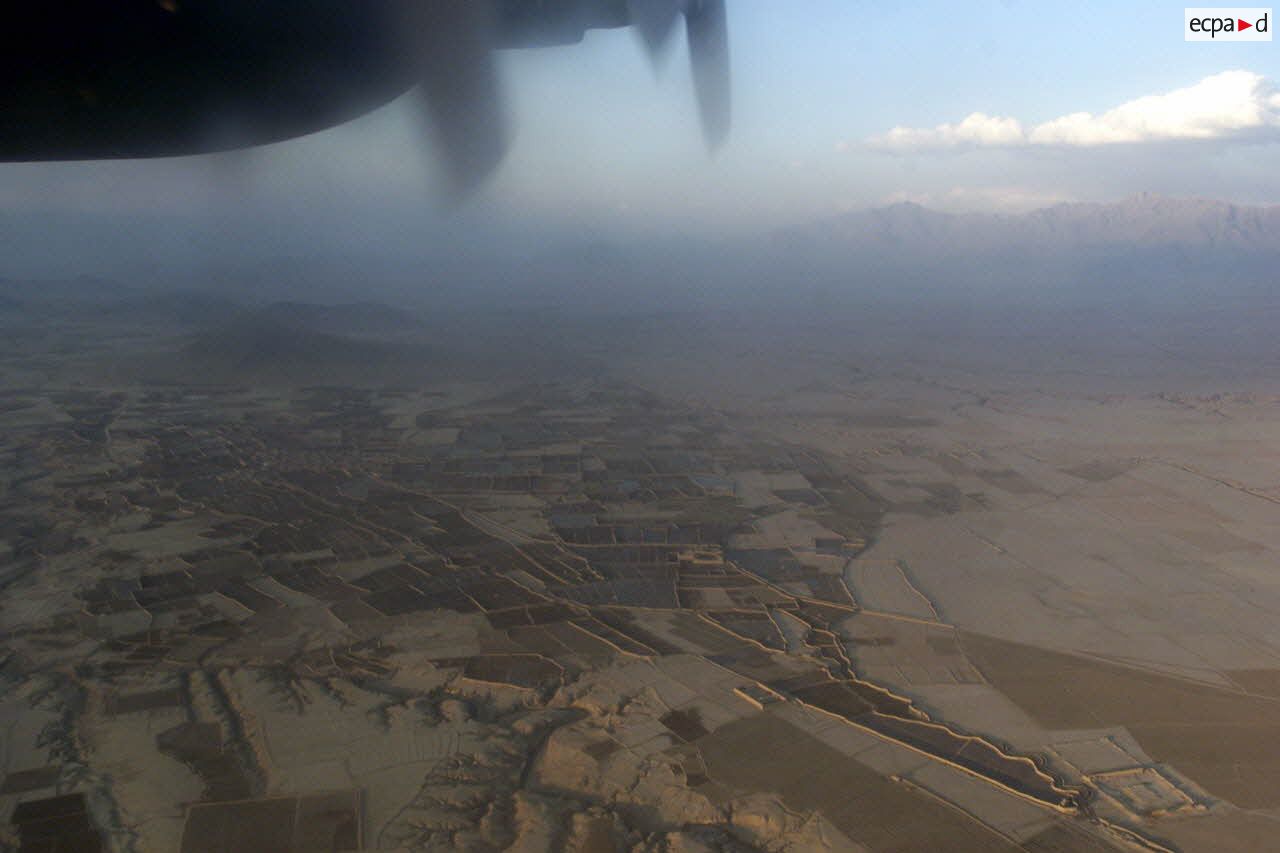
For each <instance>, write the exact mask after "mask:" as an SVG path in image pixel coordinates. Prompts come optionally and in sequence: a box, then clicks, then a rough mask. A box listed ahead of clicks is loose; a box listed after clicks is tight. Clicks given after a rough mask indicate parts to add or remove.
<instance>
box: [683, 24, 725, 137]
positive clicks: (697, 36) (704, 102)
mask: <svg viewBox="0 0 1280 853" xmlns="http://www.w3.org/2000/svg"><path fill="white" fill-rule="evenodd" d="M685 30H686V33H687V37H688V39H689V59H690V61H691V62H692V63H693V87H694V90H695V92H696V93H697V95H698V112H699V114H700V115H701V118H702V132H703V134H704V135H705V136H706V139H707V145H709V146H711V148H712V149H715V148H719V147H720V146H721V145H723V144H724V141H725V139H727V138H728V136H729V123H730V119H731V117H730V98H729V29H728V24H727V23H726V14H725V7H724V0H689V9H688V10H687V11H686V12H685Z"/></svg>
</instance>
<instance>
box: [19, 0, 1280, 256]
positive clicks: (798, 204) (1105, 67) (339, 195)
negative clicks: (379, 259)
mask: <svg viewBox="0 0 1280 853" xmlns="http://www.w3.org/2000/svg"><path fill="white" fill-rule="evenodd" d="M1182 9H1183V7H1182V5H1175V4H1172V3H1127V4H1126V3H1120V4H1104V3H1080V2H1072V3H1058V4H1049V3H1043V2H1036V3H1029V2H1011V1H1010V0H1006V1H1005V2H971V3H967V4H960V3H940V2H914V3H912V2H908V3H897V4H871V3H857V2H851V0H810V2H806V3H803V4H798V3H783V2H778V0H729V26H730V38H731V50H732V58H733V73H734V88H735V126H734V131H733V136H732V138H731V140H730V142H729V144H728V146H727V147H726V148H725V149H724V150H722V151H721V152H720V153H719V154H718V155H717V156H715V157H708V155H707V153H706V151H705V150H704V148H703V146H702V141H701V137H700V134H699V131H698V127H697V122H696V117H695V115H696V114H695V107H694V103H693V96H692V91H691V87H690V83H689V79H688V76H689V75H688V71H687V67H686V56H685V47H684V44H683V38H682V36H678V37H677V39H675V41H674V42H673V44H672V46H671V47H672V50H671V51H670V54H669V55H668V56H667V58H666V60H667V61H666V62H665V63H663V64H662V67H660V68H659V69H657V70H656V73H655V69H654V68H653V67H651V65H650V63H649V62H648V60H647V58H646V57H645V56H644V55H643V53H642V52H641V50H640V49H639V46H638V44H637V41H636V38H635V36H634V34H633V33H631V32H628V31H610V32H597V33H593V34H591V35H590V36H589V37H588V38H587V39H586V41H585V42H584V43H583V44H581V45H577V46H571V47H565V48H555V49H547V50H539V51H515V52H509V53H505V54H503V57H502V66H503V72H504V75H505V78H506V81H507V89H508V98H509V103H510V106H511V112H512V115H513V118H514V122H515V125H516V136H515V144H514V147H513V149H512V152H511V155H510V157H509V158H508V160H507V161H506V162H505V163H504V165H503V167H502V169H501V170H500V172H499V173H498V174H497V175H496V176H495V177H494V179H493V180H492V181H491V182H490V183H489V184H488V185H487V186H486V187H485V188H484V189H483V190H482V191H481V192H480V193H479V194H478V195H477V196H476V197H475V198H473V199H472V200H471V201H470V202H468V204H467V205H466V206H465V208H464V209H463V210H462V211H461V212H454V213H452V214H451V215H450V216H449V217H448V218H447V219H445V220H441V221H443V222H445V223H446V224H445V225H441V226H438V228H437V232H439V233H446V234H447V233H449V231H450V229H455V230H458V231H459V232H463V231H466V230H467V229H472V228H474V227H475V225H476V223H481V222H490V223H498V222H502V223H507V224H514V225H515V226H516V227H519V226H521V225H529V224H533V223H537V224H553V225H565V226H568V227H570V228H573V227H580V226H581V227H588V228H590V229H594V230H597V231H600V232H609V233H636V234H639V233H656V234H671V233H695V234H704V233H705V234H722V233H728V234H739V233H743V232H752V231H767V230H769V229H771V228H774V227H777V226H780V225H785V224H789V223H793V222H797V221H804V220H808V219H814V218H820V217H823V216H827V215H832V214H835V213H838V212H840V211H842V210H849V209H855V208H862V207H869V206H874V205H878V204H884V203H888V202H892V201H897V200H914V201H919V202H921V203H924V204H927V205H931V206H934V207H940V208H947V209H994V210H1019V209H1027V208H1030V207H1036V206H1042V205H1044V204H1049V203H1053V202H1056V201H1062V200H1110V199H1116V198H1120V197H1123V196H1126V195H1129V194H1132V193H1135V192H1140V191H1155V192H1161V193H1168V194H1172V195H1201V196H1211V197H1217V198H1223V199H1227V200H1232V201H1239V202H1245V203H1277V202H1280V168H1277V166H1280V95H1275V93H1276V89H1275V84H1276V81H1278V80H1280V60H1278V58H1277V57H1278V56H1280V54H1277V44H1276V43H1262V44H1221V43H1215V44H1203V43H1186V42H1184V41H1183V38H1182ZM1233 70H1234V71H1239V72H1246V73H1245V74H1244V75H1243V76H1240V75H1237V76H1236V77H1230V78H1216V77H1215V75H1221V74H1222V73H1223V72H1228V71H1233ZM1207 79H1219V80H1220V81H1222V80H1225V81H1226V82H1225V83H1224V84H1223V85H1224V86H1226V89H1222V86H1220V87H1219V89H1222V90H1223V91H1226V92H1227V95H1228V96H1231V97H1235V98H1237V99H1239V101H1240V102H1239V103H1238V104H1236V105H1235V106H1233V107H1232V108H1231V110H1232V111H1228V112H1229V114H1228V115H1226V116H1208V117H1207V118H1206V119H1205V120H1206V121H1209V122H1210V124H1211V126H1209V127H1208V130H1207V131H1205V133H1203V134H1202V138H1196V139H1190V140H1189V139H1185V138H1180V136H1179V135H1180V134H1182V133H1183V131H1182V130H1180V129H1178V128H1176V127H1175V128H1174V129H1173V130H1169V131H1163V133H1164V136H1161V135H1160V133H1155V134H1153V135H1150V137H1149V138H1148V136H1145V135H1144V134H1146V133H1147V131H1146V130H1145V129H1144V128H1146V125H1147V123H1148V122H1149V120H1150V118H1151V116H1150V115H1149V113H1150V109H1148V108H1147V107H1140V108H1139V109H1138V114H1137V117H1136V118H1134V116H1133V115H1131V114H1127V113H1122V114H1120V115H1119V117H1118V118H1114V119H1108V120H1107V121H1099V122H1092V123H1090V122H1085V123H1084V125H1083V130H1082V131H1081V128H1080V127H1079V126H1078V125H1080V121H1079V120H1075V121H1074V125H1073V128H1074V129H1073V130H1072V132H1073V133H1076V132H1077V131H1080V132H1083V133H1084V134H1085V136H1084V137H1081V138H1086V139H1090V138H1093V137H1090V136H1089V134H1094V136H1095V137H1096V136H1098V134H1104V135H1105V133H1111V134H1112V135H1113V136H1114V135H1116V134H1119V135H1120V136H1123V135H1124V134H1125V133H1137V135H1138V137H1139V138H1137V139H1130V140H1128V141H1120V142H1113V143H1110V144H1075V143H1074V142H1073V143H1070V144H1066V143H1062V142H1060V141H1058V142H1052V144H1040V143H1039V142H1037V141H1035V140H1039V139H1042V138H1043V134H1044V133H1045V131H1039V132H1037V131H1036V128H1037V127H1038V126H1039V125H1042V124H1043V123H1045V122H1049V121H1051V120H1054V119H1058V118H1060V117H1063V116H1068V115H1071V114H1074V113H1079V112H1086V113H1091V114H1093V115H1094V116H1102V115H1106V114H1107V111H1108V110H1112V109H1114V108H1116V107H1118V106H1120V105H1122V104H1125V103H1128V102H1132V101H1134V100H1135V99H1140V98H1144V97H1148V96H1154V95H1162V94H1166V93H1170V92H1174V91H1176V90H1182V89H1187V88H1188V87H1194V86H1196V85H1197V84H1199V83H1201V82H1202V81H1205V80H1207ZM1227 84H1229V85H1227ZM1219 89H1213V90H1210V89H1202V90H1195V91H1193V92H1192V95H1189V96H1186V97H1184V98H1182V99H1181V100H1178V99H1174V100H1169V101H1161V102H1158V103H1157V105H1156V107H1155V109H1157V110H1158V111H1163V112H1162V114H1161V116H1158V117H1157V118H1159V119H1160V120H1162V121H1166V123H1167V121H1168V120H1170V113H1173V114H1174V115H1173V116H1172V117H1173V118H1174V119H1176V118H1177V115H1176V114H1177V113H1178V112H1179V111H1180V110H1183V109H1184V105H1185V104H1188V103H1191V104H1193V105H1198V106H1195V107H1194V108H1195V109H1200V110H1210V111H1211V110H1212V103H1209V105H1208V106H1206V99H1208V101H1209V102H1212V101H1213V99H1215V98H1217V97H1218V95H1217V94H1215V93H1216V92H1218V91H1219ZM1196 92H1199V93H1200V94H1198V95H1197V94H1196ZM1206 92H1208V93H1209V94H1208V95H1206V94H1205V93H1206ZM1273 96H1274V98H1273ZM1269 98H1271V99H1272V100H1268V99H1269ZM1260 105H1261V106H1260ZM1250 110H1254V112H1256V113H1257V114H1256V115H1255V114H1253V113H1250V114H1249V115H1248V116H1245V118H1244V120H1243V124H1241V123H1240V121H1238V119H1239V115H1238V114H1240V113H1241V112H1242V111H1244V112H1248V111H1250ZM1130 112H1131V113H1132V111H1130ZM973 113H981V114H982V115H983V116H984V117H986V118H984V119H982V120H981V121H979V122H978V123H977V124H974V123H973V122H969V123H967V124H964V125H963V126H961V123H962V122H964V120H965V119H966V117H967V116H970V115H971V114H973ZM1193 118H1194V117H1193ZM1196 121H1199V119H1196ZM1108 122H1110V124H1108ZM1117 122H1119V124H1118V125H1117V124H1116V123H1117ZM1213 122H1217V124H1213ZM1233 122H1234V124H1233ZM1175 123H1176V122H1175ZM1192 124H1193V125H1194V127H1193V128H1192V130H1193V131H1196V132H1199V131H1200V130H1203V128H1201V127H1200V125H1199V124H1196V122H1192ZM1011 127H1014V128H1015V130H1013V131H1009V134H1007V135H1006V136H1000V137H998V138H997V137H996V136H993V135H992V134H993V133H994V132H995V131H1000V132H1002V133H1003V132H1004V131H1007V130H1008V129H1009V128H1011ZM1135 127H1138V128H1139V130H1138V131H1134V128H1135ZM894 128H898V129H899V131H898V132H897V133H898V135H897V136H892V134H891V132H892V131H893V129H894ZM948 128H950V129H948ZM957 128H959V129H957ZM422 131H423V127H422V121H421V119H420V117H419V116H418V115H417V114H416V113H415V111H414V110H413V105H412V104H411V103H408V102H405V101H401V102H397V103H395V104H393V105H391V106H390V107H387V108H385V109H383V110H381V111H379V112H377V113H374V114H372V115H370V116H367V117H365V118H363V119H361V120H358V121H356V122H354V123H352V124H350V125H347V126H344V127H342V128H338V129H335V130H332V131H327V132H325V133H322V134H317V135H315V136H312V137H308V138H305V139H301V140H296V141H292V142H287V143H281V144H278V145H274V146H269V147H267V148H265V149H259V150H257V151H255V152H253V153H252V154H250V155H247V156H243V157H225V156H219V157H199V158H182V159H179V160H171V161H159V162H139V163H107V164H49V165H3V166H0V213H7V214H9V215H15V214H19V213H22V212H23V211H31V212H32V214H33V215H35V214H36V213H37V212H43V213H75V214H76V215H87V216H98V215H106V216H112V215H117V216H118V215H121V214H131V215H132V214H138V215H142V214H145V215H148V216H154V215H156V214H160V215H165V216H172V217H173V218H174V219H175V221H197V220H198V221H219V222H223V223H225V222H227V221H234V220H243V221H245V222H253V221H258V220H255V218H254V217H255V216H256V217H258V218H259V219H263V218H265V219H269V220H271V221H273V222H287V223H289V224H290V227H291V228H293V229H294V230H299V229H300V232H301V233H304V234H306V235H307V236H306V237H304V238H300V239H301V240H302V242H303V243H305V242H306V241H308V240H311V241H315V240H322V239H325V240H327V239H330V238H331V237H332V239H334V240H337V241H339V242H341V240H343V239H346V240H350V241H353V242H358V241H359V240H360V239H361V235H363V234H367V233H368V232H370V231H372V230H378V229H382V230H385V226H386V223H388V222H396V221H399V219H400V218H403V217H404V216H405V215H406V214H405V212H406V211H421V213H420V214H415V215H420V216H422V217H424V218H429V217H431V216H433V215H434V214H433V213H429V212H427V211H431V210H434V209H435V207H434V203H433V202H432V201H431V199H432V198H435V197H436V194H435V192H434V190H433V186H434V176H433V173H432V166H431V164H430V158H429V157H427V156H424V153H423V150H422V148H423V145H422V141H421V140H422V137H423V132H422ZM1037 133H1039V135H1037ZM1051 136H1052V134H1051ZM1060 136H1061V134H1059V137H1060ZM1078 136H1079V134H1078V133H1077V137H1078ZM1077 137H1072V138H1073V139H1074V138H1077ZM1054 138H1055V139H1056V138H1058V137H1054ZM1010 140H1012V141H1010ZM448 223H452V224H448ZM313 226H314V227H313ZM414 227H417V226H416V225H414ZM308 229H310V230H308ZM326 229H328V230H326ZM441 229H443V230H441ZM412 230H413V229H412V228H409V227H408V226H406V232H408V231H412ZM334 234H337V235H340V236H332V235H334ZM404 239H406V240H409V239H410V238H409V237H408V236H406V237H405V238H404Z"/></svg>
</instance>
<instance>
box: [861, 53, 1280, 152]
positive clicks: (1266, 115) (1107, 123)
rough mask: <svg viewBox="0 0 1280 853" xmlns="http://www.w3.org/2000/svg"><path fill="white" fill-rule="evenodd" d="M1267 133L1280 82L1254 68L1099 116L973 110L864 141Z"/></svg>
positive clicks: (1278, 111)
mask: <svg viewBox="0 0 1280 853" xmlns="http://www.w3.org/2000/svg"><path fill="white" fill-rule="evenodd" d="M1268 133H1270V134H1276V135H1277V136H1280V87H1277V86H1276V84H1275V82H1274V81H1272V80H1269V79H1267V78H1266V77H1263V76H1262V75H1261V74H1255V73H1254V72H1252V71H1224V72H1222V73H1221V74H1214V75H1213V76H1211V77H1206V78H1204V79H1203V80H1201V81H1200V82H1199V83H1196V84H1195V85H1193V86H1188V87H1186V88H1183V89H1175V90H1173V91H1172V92H1165V93H1163V94H1159V95H1147V96H1145V97H1141V98H1137V99H1136V100H1132V101H1128V102H1127V103H1123V104H1121V105H1120V106H1118V107H1115V108H1114V109H1110V110H1107V111H1106V112H1104V113H1100V114H1098V115H1094V114H1093V113H1087V112H1077V113H1070V114H1068V115H1064V116H1060V117H1058V118H1055V119H1051V120H1049V121H1046V122H1044V123H1042V124H1037V125H1033V126H1031V127H1025V126H1024V125H1023V124H1022V122H1020V121H1018V120H1017V119H1015V118H1009V117H1004V116H990V115H987V114H985V113H972V114H970V115H969V116H968V117H967V118H965V119H963V120H962V121H960V122H958V123H955V124H941V125H938V126H937V127H933V128H912V127H895V128H893V129H892V130H890V131H889V132H888V133H885V134H882V135H880V136H876V137H873V138H872V139H870V140H868V141H869V142H870V144H871V145H873V146H874V147H878V148H884V149H888V150H911V149H943V148H961V147H987V148H1013V147H1022V146H1029V145H1061V146H1073V147H1090V146H1097V145H1117V144H1133V143H1141V142H1164V141H1174V140H1235V139H1243V138H1249V137H1255V136H1258V135H1260V134H1268Z"/></svg>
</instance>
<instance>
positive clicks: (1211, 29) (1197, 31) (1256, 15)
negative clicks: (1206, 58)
mask: <svg viewBox="0 0 1280 853" xmlns="http://www.w3.org/2000/svg"><path fill="white" fill-rule="evenodd" d="M1183 13H1184V14H1183V21H1182V35H1183V37H1184V38H1185V39H1186V41H1271V31H1272V29H1273V28H1274V27H1275V15H1273V14H1271V10H1270V9H1264V8H1253V7H1248V8H1245V7H1238V6H1213V7H1196V8H1192V9H1184V10H1183ZM1242 22H1243V24H1245V25H1247V26H1241V24H1242ZM1228 27H1229V29H1228Z"/></svg>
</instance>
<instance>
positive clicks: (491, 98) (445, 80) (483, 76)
mask: <svg viewBox="0 0 1280 853" xmlns="http://www.w3.org/2000/svg"><path fill="white" fill-rule="evenodd" d="M420 8H421V17H420V18H419V19H418V20H416V21H415V22H414V23H415V24H416V26H417V28H418V33H419V43H418V45H417V50H416V51H414V56H415V57H416V58H417V60H418V61H419V62H420V63H421V67H420V68H419V71H418V74H417V75H416V77H417V79H419V80H421V81H422V85H421V89H420V91H421V93H422V97H423V100H424V102H425V103H426V107H427V112H428V114H429V115H430V117H431V121H432V124H433V126H434V128H435V135H436V141H437V144H438V148H439V152H440V157H441V159H442V160H443V161H444V166H445V173H446V174H447V175H448V176H449V179H450V184H451V186H450V189H451V190H452V191H453V192H454V193H455V194H461V193H465V192H466V191H467V190H469V189H471V188H472V187H474V186H475V185H476V184H477V183H479V182H480V181H481V180H483V179H484V178H485V176H487V175H488V174H489V173H491V172H492V171H493V170H494V168H496V167H497V165H498V163H500V162H502V158H503V156H504V155H505V154H506V153H507V145H508V144H509V142H510V135H509V134H508V131H507V122H506V114H505V112H504V110H503V108H502V97H501V93H500V92H499V86H498V71H497V68H496V67H495V65H494V60H493V36H494V27H493V19H492V10H490V9H489V8H487V7H486V4H483V3H477V2H474V0H440V2H433V3H426V4H422V5H421V7H420Z"/></svg>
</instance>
